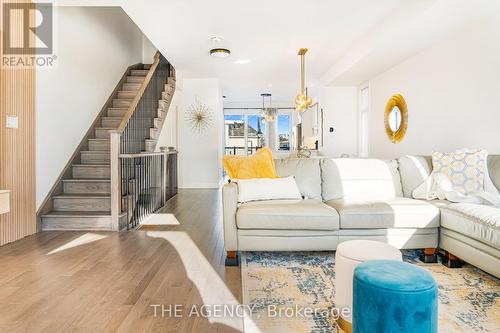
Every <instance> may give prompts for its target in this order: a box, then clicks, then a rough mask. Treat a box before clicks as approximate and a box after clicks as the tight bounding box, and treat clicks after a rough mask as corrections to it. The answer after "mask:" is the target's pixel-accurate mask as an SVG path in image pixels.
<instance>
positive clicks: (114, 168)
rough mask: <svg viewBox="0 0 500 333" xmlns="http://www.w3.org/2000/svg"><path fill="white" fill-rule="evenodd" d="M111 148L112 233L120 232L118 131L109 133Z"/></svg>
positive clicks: (119, 134) (119, 133)
mask: <svg viewBox="0 0 500 333" xmlns="http://www.w3.org/2000/svg"><path fill="white" fill-rule="evenodd" d="M109 133H110V148H111V223H112V228H113V230H114V231H118V230H120V215H121V212H122V205H121V191H122V190H121V167H120V136H121V132H120V131H118V130H113V131H110V132H109Z"/></svg>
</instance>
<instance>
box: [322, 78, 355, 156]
mask: <svg viewBox="0 0 500 333" xmlns="http://www.w3.org/2000/svg"><path fill="white" fill-rule="evenodd" d="M312 91H313V94H312V96H313V101H314V102H316V101H317V102H319V107H320V109H321V108H322V109H323V132H324V133H323V139H324V144H323V147H321V145H320V147H319V150H320V152H321V153H322V154H323V155H327V156H340V155H342V154H348V155H356V154H357V100H356V96H357V88H356V87H317V88H315V89H312ZM330 127H333V128H334V131H333V133H332V132H330ZM320 142H321V139H320Z"/></svg>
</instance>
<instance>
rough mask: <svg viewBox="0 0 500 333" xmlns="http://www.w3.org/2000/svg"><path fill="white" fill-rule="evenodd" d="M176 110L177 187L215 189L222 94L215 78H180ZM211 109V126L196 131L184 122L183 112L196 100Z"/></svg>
mask: <svg viewBox="0 0 500 333" xmlns="http://www.w3.org/2000/svg"><path fill="white" fill-rule="evenodd" d="M182 81H183V82H182V103H181V104H180V107H179V109H178V131H179V135H178V137H179V142H178V143H179V144H178V145H179V187H180V188H218V187H219V185H220V181H221V179H222V163H221V159H222V139H223V135H224V125H223V121H224V117H223V107H222V93H221V90H220V84H219V81H218V80H217V79H183V80H182ZM197 99H198V101H199V102H200V103H202V104H205V105H207V106H208V107H209V108H210V111H211V112H212V116H213V121H212V126H211V127H210V128H208V129H207V130H206V131H204V132H201V133H198V132H197V131H194V130H192V129H191V128H190V127H189V126H188V124H187V123H186V119H185V114H186V110H187V109H188V108H189V106H190V105H192V104H195V103H196V100H197Z"/></svg>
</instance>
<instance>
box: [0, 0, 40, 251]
mask: <svg viewBox="0 0 500 333" xmlns="http://www.w3.org/2000/svg"><path fill="white" fill-rule="evenodd" d="M5 2H6V1H5V0H0V5H1V7H2V8H3V4H4V3H5ZM11 2H12V1H11ZM18 2H28V1H18ZM2 14H3V13H2V10H1V9H0V21H2V22H1V24H0V26H1V27H0V29H2V30H3V19H2ZM22 23H23V22H22V19H21V17H20V16H18V15H16V16H14V17H13V20H12V23H11V27H13V26H15V30H16V31H15V34H14V35H15V37H14V38H16V39H17V38H22V29H23V27H22ZM18 30H19V31H18ZM2 32H3V31H2ZM2 35H3V34H0V60H1V59H3V37H2ZM11 36H12V34H11ZM2 63H3V62H2V61H0V189H4V190H11V210H10V213H7V214H2V215H0V245H3V244H6V243H10V242H13V241H15V240H18V239H20V238H23V237H25V236H27V235H31V234H33V233H35V232H37V224H36V213H35V211H36V203H35V167H36V163H35V72H36V71H35V69H34V68H28V69H18V68H16V69H13V68H7V67H5V66H4V65H2ZM7 115H11V116H17V117H18V119H19V128H18V129H10V128H6V119H7Z"/></svg>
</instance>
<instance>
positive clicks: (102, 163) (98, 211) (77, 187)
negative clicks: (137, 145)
mask: <svg viewBox="0 0 500 333" xmlns="http://www.w3.org/2000/svg"><path fill="white" fill-rule="evenodd" d="M150 67H151V65H142V64H138V65H133V66H131V67H129V68H128V69H127V71H126V73H125V74H124V75H123V77H122V79H121V80H120V82H119V84H118V86H117V87H116V89H115V90H114V92H113V93H112V95H111V96H110V98H109V99H108V101H107V102H106V104H105V106H104V108H103V110H101V112H100V113H99V115H98V116H97V118H96V120H95V121H94V123H93V125H92V126H91V128H90V129H89V132H88V133H87V135H86V136H85V138H84V140H83V141H82V143H81V144H80V145H79V147H78V148H77V151H76V152H75V153H74V155H73V157H72V158H71V160H70V162H69V163H68V165H67V166H66V168H65V170H64V171H63V173H62V175H61V176H60V177H59V179H58V181H57V182H56V184H55V185H54V187H53V189H52V190H51V192H50V194H49V196H48V197H47V199H46V200H45V202H44V204H42V208H41V209H40V211H39V214H38V216H39V220H40V222H41V229H42V230H116V224H113V221H112V218H111V152H110V131H112V130H117V129H118V128H120V126H122V127H123V126H124V123H126V122H127V121H128V118H130V115H131V114H132V113H133V112H134V109H133V107H131V105H132V104H133V102H134V99H135V101H137V100H138V99H139V98H140V97H141V96H139V95H140V94H141V93H143V92H144V88H145V85H146V84H147V83H148V82H147V80H148V78H151V76H152V73H150V71H151V70H150V69H149V68H150ZM148 75H149V76H148ZM174 89H175V79H174V78H173V77H169V78H168V79H167V83H166V84H165V89H164V92H163V93H162V95H161V96H162V98H161V99H160V100H159V101H158V108H157V110H156V111H157V116H156V118H154V122H153V123H152V124H150V126H151V127H149V133H150V136H149V137H146V138H144V146H143V149H142V150H143V151H144V152H152V151H154V150H155V148H156V143H157V140H158V136H159V133H160V131H161V127H162V125H163V122H164V120H165V117H166V115H167V111H168V108H169V106H170V102H171V100H172V96H173V92H174ZM136 104H137V103H136ZM127 117H128V118H127ZM143 126H146V127H148V126H149V124H148V123H147V122H144V125H143ZM145 130H146V131H147V128H145ZM124 214H125V213H120V215H124ZM121 217H122V216H120V218H121Z"/></svg>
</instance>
